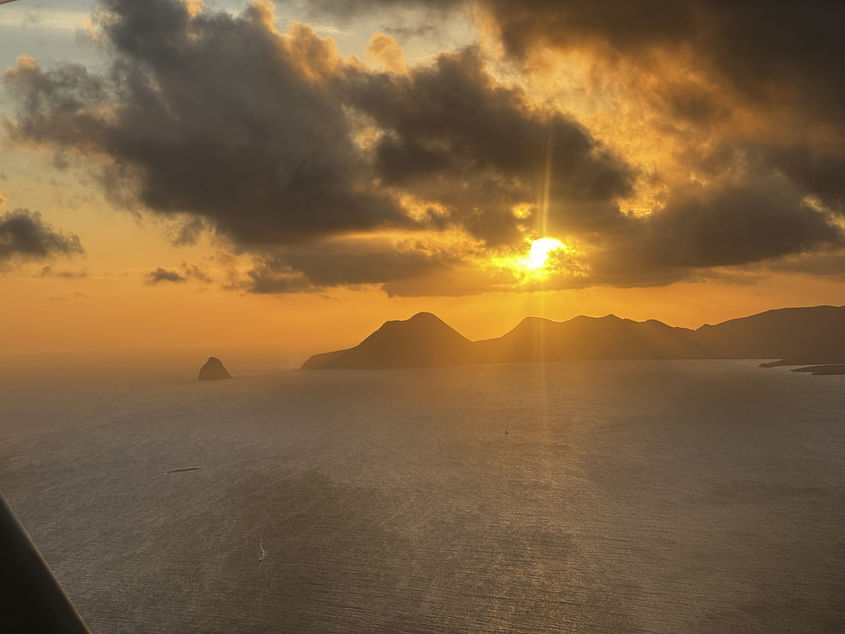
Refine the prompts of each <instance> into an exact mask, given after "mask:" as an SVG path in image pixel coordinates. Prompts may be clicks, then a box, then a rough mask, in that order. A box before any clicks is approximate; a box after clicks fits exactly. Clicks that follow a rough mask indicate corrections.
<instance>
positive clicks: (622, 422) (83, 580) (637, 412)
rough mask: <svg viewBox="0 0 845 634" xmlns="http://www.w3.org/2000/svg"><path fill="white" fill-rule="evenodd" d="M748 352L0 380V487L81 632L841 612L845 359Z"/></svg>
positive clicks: (678, 623)
mask: <svg viewBox="0 0 845 634" xmlns="http://www.w3.org/2000/svg"><path fill="white" fill-rule="evenodd" d="M757 364H758V362H757V361H653V362H652V361H638V362H582V363H553V364H547V365H531V364H512V365H489V366H474V367H463V368H444V369H426V370H401V371H313V372H307V371H272V372H254V373H250V372H248V371H242V372H241V373H240V376H239V377H238V378H237V379H235V380H232V381H222V382H198V381H196V380H194V379H193V376H187V375H186V376H170V375H168V376H165V375H161V376H156V375H150V376H144V377H138V376H135V377H121V376H119V375H115V376H111V377H108V378H107V379H101V380H93V379H91V378H86V377H70V378H65V379H62V378H61V377H55V376H54V377H46V378H42V379H40V380H38V381H35V380H34V379H24V378H18V379H15V380H8V381H3V382H2V384H0V490H2V491H3V493H4V494H5V496H6V498H7V499H8V501H9V503H10V504H11V506H12V507H13V508H14V509H15V511H16V512H17V514H18V516H19V518H20V519H21V521H22V522H23V523H24V524H25V526H26V527H27V528H28V530H29V531H30V533H31V535H32V537H33V539H34V540H35V542H36V543H37V545H38V546H39V547H40V549H41V550H42V552H43V554H44V556H45V558H46V559H47V561H48V562H49V564H50V566H51V567H52V568H53V570H54V571H55V573H56V575H57V577H58V578H59V580H60V581H61V583H62V584H63V585H64V587H65V589H66V591H67V593H68V594H69V596H70V597H71V599H72V601H73V602H74V603H75V604H76V606H77V607H78V609H79V611H80V612H81V614H82V616H83V617H84V619H85V620H86V621H87V623H88V624H89V626H90V627H91V628H92V630H93V631H95V632H180V633H182V632H193V631H201V632H240V631H243V632H277V631H285V632H312V631H313V632H350V631H352V632H415V631H434V632H491V631H501V632H550V631H562V632H568V631H585V632H595V631H598V632H603V631H608V632H766V633H769V632H822V631H827V632H841V631H845V377H842V376H808V375H803V374H795V373H791V372H789V370H788V369H786V368H774V369H760V368H758V367H756V366H757ZM230 369H232V370H233V371H234V370H235V369H234V368H230ZM191 468H193V469H194V470H191V471H176V472H172V473H168V472H169V471H172V470H182V469H191Z"/></svg>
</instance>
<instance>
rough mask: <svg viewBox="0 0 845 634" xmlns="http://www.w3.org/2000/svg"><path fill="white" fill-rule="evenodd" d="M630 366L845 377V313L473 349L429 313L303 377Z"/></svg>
mask: <svg viewBox="0 0 845 634" xmlns="http://www.w3.org/2000/svg"><path fill="white" fill-rule="evenodd" d="M626 359H627V360H632V359H776V360H777V361H772V362H768V363H764V364H762V365H763V366H766V367H774V366H778V365H796V366H798V365H801V366H815V367H810V368H801V369H800V370H801V371H807V372H811V373H814V374H845V306H838V307H837V306H814V307H809V308H782V309H778V310H769V311H766V312H763V313H758V314H756V315H751V316H748V317H742V318H740V319H731V320H729V321H725V322H722V323H720V324H715V325H705V326H701V327H700V328H698V329H696V330H691V329H688V328H675V327H673V326H669V325H667V324H664V323H662V322H659V321H656V320H654V319H650V320H648V321H641V322H640V321H632V320H630V319H621V318H619V317H616V316H615V315H607V316H605V317H584V316H579V317H575V318H573V319H570V320H568V321H561V322H556V321H551V320H549V319H542V318H538V317H526V318H525V319H523V320H522V321H521V322H520V323H519V324H518V325H517V326H516V328H514V329H513V330H511V331H510V332H508V333H506V334H504V335H503V336H501V337H498V338H496V339H485V340H481V341H470V340H469V339H467V338H466V337H464V336H463V335H462V334H460V333H459V332H458V331H456V330H455V329H454V328H452V327H451V326H449V325H448V324H446V323H445V322H443V321H442V320H441V319H440V318H439V317H437V316H436V315H433V314H431V313H418V314H416V315H414V316H413V317H411V318H410V319H407V320H404V321H388V322H386V323H384V324H383V325H382V326H381V328H379V329H378V330H376V331H375V332H373V333H372V334H371V335H370V336H369V337H367V338H366V339H364V340H363V341H362V342H361V343H360V344H358V345H357V346H355V347H354V348H349V349H346V350H337V351H335V352H327V353H323V354H317V355H314V356H312V357H311V358H310V359H308V360H307V361H306V362H305V364H304V365H303V366H302V367H303V368H305V369H312V370H320V369H376V368H414V367H438V366H454V365H468V364H477V363H513V362H525V361H581V360H626Z"/></svg>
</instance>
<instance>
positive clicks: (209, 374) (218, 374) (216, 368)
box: [197, 357, 232, 381]
mask: <svg viewBox="0 0 845 634" xmlns="http://www.w3.org/2000/svg"><path fill="white" fill-rule="evenodd" d="M197 378H198V379H199V380H200V381H217V380H220V379H231V378H232V375H231V374H229V371H228V370H227V369H226V368H225V367H224V366H223V362H222V361H221V360H220V359H218V358H217V357H208V361H206V362H205V365H204V366H202V367H201V368H200V373H199V376H198V377H197Z"/></svg>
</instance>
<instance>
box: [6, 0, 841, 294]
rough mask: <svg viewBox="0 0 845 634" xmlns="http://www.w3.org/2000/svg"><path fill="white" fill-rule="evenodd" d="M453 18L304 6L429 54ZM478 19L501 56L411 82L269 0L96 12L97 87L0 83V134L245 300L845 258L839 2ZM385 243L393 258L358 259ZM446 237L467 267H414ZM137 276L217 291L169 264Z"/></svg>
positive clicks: (520, 13)
mask: <svg viewBox="0 0 845 634" xmlns="http://www.w3.org/2000/svg"><path fill="white" fill-rule="evenodd" d="M467 6H470V5H469V3H465V2H458V1H447V0H442V1H439V2H428V3H420V2H410V1H408V0H375V1H374V2H372V3H359V2H348V1H341V0H319V1H315V2H313V3H310V4H309V8H310V10H312V11H314V12H315V13H319V12H331V13H332V14H333V15H334V16H337V17H338V19H341V20H344V19H351V18H353V17H354V15H355V14H356V13H360V12H363V11H367V12H373V11H380V12H383V13H384V15H385V16H386V17H387V18H396V19H398V20H400V21H401V17H402V16H401V15H400V12H401V11H400V10H404V9H406V8H408V7H410V8H411V9H412V12H413V11H419V12H421V13H420V15H423V14H424V17H425V26H424V27H422V28H421V30H420V33H425V32H427V29H428V28H429V22H430V23H432V24H436V23H437V21H438V20H439V21H441V22H442V21H443V20H446V19H450V18H449V16H448V12H449V11H452V10H457V9H460V10H462V11H463V10H465V8H466V7H467ZM472 6H474V7H475V8H476V9H478V10H479V13H478V15H479V16H482V17H481V19H482V20H483V22H482V23H480V24H481V27H480V28H482V30H483V31H484V37H485V38H487V40H489V39H490V38H495V37H498V38H499V43H500V44H501V45H502V50H503V51H504V52H505V57H504V58H503V59H498V58H496V55H495V54H492V55H491V53H490V51H491V44H490V42H489V41H485V42H484V43H483V44H479V45H478V46H470V47H466V48H463V49H460V50H452V51H443V52H441V53H440V54H438V55H436V56H434V57H433V58H432V59H431V60H429V61H428V62H426V63H420V64H416V65H410V66H409V65H408V63H407V60H406V59H405V57H404V53H403V51H402V49H401V47H400V45H399V43H398V42H397V41H396V40H395V39H394V38H393V36H391V35H386V34H384V33H376V34H373V35H372V37H371V38H370V40H369V42H368V46H367V49H366V51H365V53H366V54H367V55H368V57H369V59H370V60H371V61H372V62H373V66H367V65H365V64H364V63H362V62H361V61H359V60H357V59H355V58H352V57H347V58H343V57H341V56H339V55H338V53H337V51H336V47H335V45H334V42H333V41H332V40H331V39H328V38H320V37H318V36H317V35H316V33H315V32H314V30H313V29H312V28H310V27H308V26H305V25H301V24H293V25H292V26H291V27H290V28H289V30H288V31H287V32H286V33H284V34H282V33H279V32H278V31H277V30H276V28H275V26H274V24H275V18H274V15H273V9H272V5H271V4H270V3H268V2H262V1H258V2H254V3H253V4H251V5H249V6H248V7H247V8H246V9H245V10H244V11H243V13H241V14H240V15H231V14H229V13H222V12H214V11H212V10H198V9H197V10H189V9H188V8H187V6H186V5H185V4H184V3H182V2H180V1H178V0H150V1H149V2H146V3H138V2H134V1H131V0H102V2H101V3H100V7H101V9H102V11H101V12H100V13H98V14H97V15H98V16H99V17H98V18H97V20H98V22H97V28H98V29H99V33H100V35H101V36H102V38H103V40H104V41H105V43H106V49H105V50H106V51H108V53H109V54H110V55H111V60H112V64H111V68H110V69H109V71H108V72H107V73H105V74H102V75H98V74H94V73H91V72H89V71H88V70H87V69H86V68H84V67H83V66H79V65H69V64H61V65H57V66H55V67H49V68H42V67H41V66H39V65H38V64H37V63H36V62H35V61H34V60H30V59H28V58H22V59H21V60H19V62H18V65H17V67H16V68H14V69H12V70H11V71H8V72H7V73H6V75H5V83H6V86H7V88H8V90H9V92H10V94H12V95H13V97H14V98H15V101H16V103H17V106H18V113H17V116H16V117H15V118H14V119H12V120H11V121H9V122H8V123H7V124H6V130H7V133H8V136H9V138H10V139H11V141H12V142H13V143H19V144H25V145H35V146H41V147H44V148H45V149H47V150H49V151H51V152H53V154H54V157H55V163H56V164H57V165H61V164H63V163H65V164H66V163H68V162H69V161H70V159H71V157H74V156H76V155H85V156H87V157H89V158H91V159H92V161H93V162H94V163H95V164H97V165H99V166H100V167H101V171H100V179H101V183H102V186H103V187H104V189H105V191H106V193H107V194H108V196H109V197H110V198H111V200H112V201H114V202H118V203H120V204H122V205H124V206H126V207H128V208H132V209H147V210H150V211H152V212H153V213H156V214H160V215H163V216H165V217H167V218H168V219H170V220H172V221H174V222H177V223H179V225H178V226H177V227H176V228H175V229H173V230H172V232H171V235H170V238H171V241H172V243H173V244H175V245H183V244H193V243H195V242H196V240H197V238H198V236H199V235H200V234H201V232H202V231H206V230H207V231H209V232H215V234H216V235H217V236H218V237H222V238H225V239H228V240H230V241H231V246H232V250H233V252H234V253H237V254H240V255H244V254H246V255H247V256H248V257H251V258H252V259H253V261H254V265H253V266H252V268H251V269H249V270H248V272H247V273H246V274H242V273H235V272H232V273H231V277H232V280H231V281H230V283H229V286H230V287H232V288H237V289H240V290H244V289H246V290H247V291H250V292H255V293H291V292H312V291H319V290H321V289H327V288H334V287H337V286H343V285H347V286H359V285H376V286H380V287H381V288H383V289H385V291H386V292H388V293H391V294H430V293H441V294H462V293H471V292H483V291H486V290H505V289H508V288H511V289H522V290H532V289H534V288H535V286H536V285H534V286H532V285H531V284H526V283H524V280H520V279H519V278H518V276H513V275H511V276H508V275H503V274H499V273H490V272H489V271H487V276H486V277H484V276H481V275H479V274H478V271H477V270H476V269H473V267H474V266H475V264H476V263H477V260H478V259H479V258H482V259H483V258H484V257H487V258H488V259H495V258H501V257H506V256H514V254H517V251H518V250H519V249H522V248H525V246H526V245H527V244H528V242H529V241H530V239H531V238H534V237H539V235H541V234H546V235H553V236H558V237H560V238H561V239H566V240H571V241H572V242H573V243H579V244H581V245H582V247H583V249H582V250H581V251H579V252H578V254H577V261H576V259H572V260H571V261H568V262H565V263H564V262H562V263H560V264H561V266H560V268H559V270H558V274H557V275H556V276H552V277H551V278H549V279H547V280H545V281H544V283H543V284H544V285H545V286H544V287H546V288H567V287H572V286H589V285H597V284H614V285H620V286H632V285H649V284H666V283H670V282H673V281H676V280H678V279H685V278H688V277H690V276H695V275H701V274H707V272H708V271H710V270H712V269H713V268H719V267H744V266H746V265H749V264H753V263H757V262H769V263H774V262H777V261H779V260H783V259H784V258H793V259H796V260H801V259H802V258H805V257H809V256H811V255H812V254H817V253H820V252H824V251H826V250H830V249H839V248H840V246H841V245H842V243H843V237H842V230H841V228H840V227H841V226H842V215H843V214H845V185H843V180H842V179H841V174H842V172H843V169H845V152H843V151H842V150H841V149H840V148H842V147H845V120H843V115H845V112H843V111H842V103H845V84H843V83H842V82H841V81H839V78H838V77H839V72H840V71H839V68H838V67H839V64H838V60H839V59H840V58H842V57H845V56H843V55H842V53H843V52H845V50H843V46H845V44H843V43H844V42H845V40H843V39H842V38H841V37H839V35H838V33H837V32H836V31H837V28H836V25H838V22H837V20H838V19H839V18H841V17H845V7H842V8H840V7H831V6H829V5H825V8H824V10H822V8H821V6H822V4H821V3H818V4H813V5H812V6H808V7H805V6H803V5H797V4H787V3H785V2H782V1H780V0H776V1H775V2H773V3H770V4H767V7H766V11H765V12H763V11H761V10H760V9H759V7H756V6H755V5H753V3H752V4H749V3H727V2H711V3H703V2H693V1H692V0H680V1H679V2H675V3H669V4H667V3H664V2H657V1H656V0H631V2H626V3H620V2H611V1H610V0H598V1H596V0H561V1H558V0H554V1H553V0H526V2H520V3H516V2H507V1H505V0H476V1H475V2H473V3H472ZM394 9H395V10H396V11H394ZM406 15H407V14H406ZM839 22H841V20H839ZM492 48H495V47H492ZM550 60H551V61H550ZM555 60H558V61H560V60H563V61H562V62H561V63H560V67H556V66H555V65H554V62H555ZM564 62H565V63H564ZM544 64H545V65H544ZM579 64H580V67H578V68H576V66H578V65H579ZM561 68H562V69H563V70H561ZM549 69H551V70H549ZM555 73H557V74H555ZM567 73H568V74H567ZM579 73H580V74H579ZM567 82H568V83H567ZM561 86H564V88H561ZM538 87H539V88H542V89H545V90H546V92H543V90H540V89H539V88H538ZM568 100H571V101H572V103H573V104H575V105H573V106H572V107H571V109H570V106H569V105H568V104H569V102H568ZM576 102H577V103H576ZM576 106H577V107H576ZM574 113H577V114H574ZM185 218H188V219H189V220H187V221H186V220H185ZM388 232H389V233H391V234H393V235H397V234H399V235H401V236H403V240H396V241H394V242H393V243H390V244H387V243H376V242H374V241H372V240H371V239H372V238H373V236H378V235H384V234H386V233H388ZM455 234H458V235H460V236H461V238H462V239H464V240H466V241H467V242H470V243H472V245H473V247H472V249H470V250H469V251H463V252H462V251H460V250H456V249H450V248H445V247H444V248H442V249H440V250H437V249H435V250H432V249H428V248H423V247H421V246H408V242H409V241H411V240H413V239H414V237H415V236H420V235H427V236H429V235H435V236H440V237H441V239H442V241H443V242H444V243H445V242H446V241H447V240H448V239H449V237H450V236H454V235H455ZM337 240H345V242H344V244H343V245H342V247H339V246H337V245H335V246H332V247H331V248H326V245H327V244H331V243H332V241H337ZM356 240H357V241H358V246H355V247H353V243H355V241H356ZM573 257H575V256H573ZM816 261H817V262H821V260H816ZM476 268H477V267H476ZM157 275H158V277H157ZM238 275H240V277H238ZM244 275H245V277H244ZM159 277H160V278H161V279H158V278H159ZM149 279H150V283H156V282H163V281H170V282H184V281H185V280H188V279H195V280H199V281H203V282H204V283H208V281H209V280H210V279H211V277H210V276H209V275H208V273H206V272H205V270H204V269H200V268H198V269H197V270H196V271H193V270H190V269H189V267H188V265H183V267H182V269H180V270H166V269H157V270H156V271H153V272H152V273H151V274H150V275H149Z"/></svg>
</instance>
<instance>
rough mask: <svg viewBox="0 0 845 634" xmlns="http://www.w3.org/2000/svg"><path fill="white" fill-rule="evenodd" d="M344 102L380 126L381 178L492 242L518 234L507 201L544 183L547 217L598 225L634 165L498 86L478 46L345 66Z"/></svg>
mask: <svg viewBox="0 0 845 634" xmlns="http://www.w3.org/2000/svg"><path fill="white" fill-rule="evenodd" d="M341 83H342V94H343V95H344V96H345V98H346V100H347V101H348V103H350V104H351V105H353V106H354V107H355V108H357V109H358V110H359V111H360V112H362V113H364V114H366V115H367V116H368V117H371V118H372V120H373V121H374V122H375V123H376V125H377V126H378V127H379V129H380V130H381V131H382V132H383V134H382V136H381V137H380V139H379V140H378V141H377V142H376V143H375V144H374V148H373V153H374V162H375V166H376V169H377V170H378V173H379V175H380V176H381V179H382V182H383V183H384V184H385V185H388V186H391V187H397V188H401V189H402V190H403V191H406V192H411V193H413V194H414V195H416V196H418V197H419V198H421V199H426V200H430V201H432V202H436V203H438V204H439V205H441V206H442V207H443V208H445V210H446V213H445V215H446V217H447V219H448V220H449V221H451V222H452V223H455V224H458V225H460V226H462V227H463V228H464V229H466V230H467V231H469V232H470V233H472V234H473V235H476V236H478V237H480V238H482V239H484V240H485V241H487V242H490V243H506V242H513V241H515V240H518V239H520V237H521V233H520V231H519V227H520V225H523V226H525V225H528V226H531V224H533V223H532V221H536V220H537V219H536V218H533V217H532V218H523V219H520V218H517V217H515V216H514V214H513V207H514V206H515V205H518V204H520V203H531V202H534V201H536V200H537V198H538V196H539V193H540V191H541V190H542V187H543V184H542V183H539V182H538V181H539V180H540V179H539V178H538V175H543V177H544V178H547V179H548V182H549V187H550V191H549V200H550V201H552V203H551V207H550V208H549V210H548V215H547V222H550V223H551V224H552V225H553V226H555V225H556V226H558V227H561V228H567V229H572V228H577V229H582V230H584V229H587V230H588V229H597V228H603V227H604V226H606V225H607V224H613V223H615V222H617V221H618V220H619V219H620V218H621V216H620V214H619V210H618V208H617V206H616V204H615V202H614V200H615V199H616V198H617V197H620V196H624V195H627V194H629V193H630V192H631V189H632V183H633V181H634V178H635V174H634V171H633V170H632V169H631V168H630V167H629V166H627V165H626V164H625V163H624V162H623V161H621V160H620V159H619V158H617V157H615V156H614V155H613V154H612V153H611V152H610V151H609V150H608V149H607V148H605V147H603V146H602V145H601V144H600V143H599V142H597V141H596V140H595V139H594V138H593V137H592V136H591V135H590V133H589V132H588V131H587V130H586V129H585V128H584V127H583V126H581V125H580V124H578V123H577V122H576V121H574V120H573V119H571V118H569V117H567V116H566V115H564V114H561V113H559V112H551V111H544V110H541V109H538V108H536V107H532V106H531V105H530V104H529V100H528V98H527V96H526V95H525V94H524V92H523V91H522V90H520V89H518V88H514V87H506V86H502V85H499V84H498V83H497V82H496V81H494V79H493V77H492V76H491V75H490V74H489V73H488V72H487V71H486V69H485V67H484V61H483V59H482V57H481V55H480V52H479V50H478V49H476V48H468V49H464V50H462V51H459V52H457V53H448V54H442V55H440V56H438V57H437V59H436V60H435V62H434V63H433V64H431V65H424V66H417V67H414V68H413V69H411V70H410V71H409V72H408V73H406V74H384V73H371V72H368V71H364V70H355V69H351V70H350V71H349V72H348V73H346V74H345V75H344V77H343V78H342V79H341Z"/></svg>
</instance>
